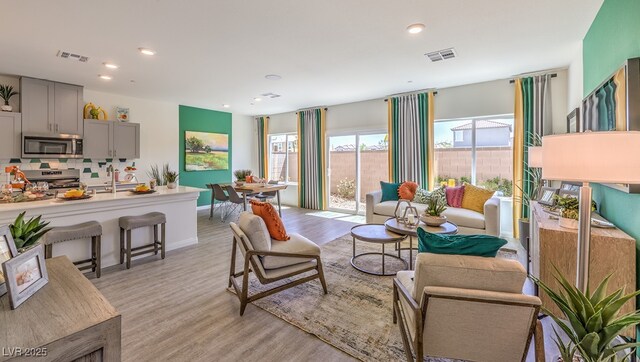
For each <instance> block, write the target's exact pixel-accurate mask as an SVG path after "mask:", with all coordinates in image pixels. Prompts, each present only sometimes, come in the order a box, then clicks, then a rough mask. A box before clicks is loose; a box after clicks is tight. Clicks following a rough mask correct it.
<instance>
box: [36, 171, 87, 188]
mask: <svg viewBox="0 0 640 362" xmlns="http://www.w3.org/2000/svg"><path fill="white" fill-rule="evenodd" d="M23 172H24V175H25V177H26V178H27V179H28V180H29V181H31V183H33V184H35V183H37V182H43V181H44V182H47V183H48V184H49V190H58V191H65V190H69V189H73V188H76V189H77V188H78V187H80V170H26V171H23Z"/></svg>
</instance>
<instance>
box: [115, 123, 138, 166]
mask: <svg viewBox="0 0 640 362" xmlns="http://www.w3.org/2000/svg"><path fill="white" fill-rule="evenodd" d="M113 126H114V127H113V152H114V154H113V157H117V158H128V159H133V158H140V124H138V123H129V122H118V121H114V124H113Z"/></svg>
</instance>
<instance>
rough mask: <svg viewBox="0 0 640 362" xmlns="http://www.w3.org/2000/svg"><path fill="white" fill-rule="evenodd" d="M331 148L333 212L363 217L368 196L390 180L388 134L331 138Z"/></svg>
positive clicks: (329, 182)
mask: <svg viewBox="0 0 640 362" xmlns="http://www.w3.org/2000/svg"><path fill="white" fill-rule="evenodd" d="M327 145H328V146H327V150H328V151H327V153H328V155H327V167H328V170H327V194H328V195H329V209H331V210H335V211H342V212H349V213H354V214H355V213H360V214H363V213H364V212H365V210H366V204H365V203H366V195H367V194H368V193H370V192H373V191H376V190H380V181H388V179H389V167H388V162H389V154H388V147H387V145H388V141H387V134H386V133H382V132H377V133H352V134H343V135H335V136H329V137H327Z"/></svg>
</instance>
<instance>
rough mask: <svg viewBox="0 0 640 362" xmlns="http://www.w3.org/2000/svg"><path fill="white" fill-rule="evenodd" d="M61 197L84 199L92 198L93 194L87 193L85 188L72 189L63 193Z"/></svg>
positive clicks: (64, 198) (65, 198)
mask: <svg viewBox="0 0 640 362" xmlns="http://www.w3.org/2000/svg"><path fill="white" fill-rule="evenodd" d="M61 198H62V199H63V200H84V199H90V198H91V195H87V194H86V193H85V192H84V191H83V190H76V189H72V190H69V191H67V192H65V193H64V194H62V197H61Z"/></svg>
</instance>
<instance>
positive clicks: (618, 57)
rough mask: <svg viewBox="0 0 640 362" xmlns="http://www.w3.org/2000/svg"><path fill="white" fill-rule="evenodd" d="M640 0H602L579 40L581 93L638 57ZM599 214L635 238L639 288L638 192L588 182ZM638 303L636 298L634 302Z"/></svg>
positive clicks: (639, 198)
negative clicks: (581, 70)
mask: <svg viewBox="0 0 640 362" xmlns="http://www.w3.org/2000/svg"><path fill="white" fill-rule="evenodd" d="M638 15H640V1H638V0H605V1H604V3H603V4H602V7H601V8H600V11H599V12H598V15H597V16H596V18H595V20H594V21H593V23H592V24H591V27H590V28H589V31H588V32H587V35H586V36H585V38H584V40H583V42H582V51H583V54H582V55H583V56H582V61H583V67H584V70H583V72H584V73H583V75H584V78H583V94H584V96H586V95H588V94H589V93H591V92H592V91H593V90H594V89H595V88H596V87H597V86H598V85H599V84H600V83H602V82H603V81H604V80H605V79H606V78H607V77H608V76H610V75H611V74H613V72H615V71H616V70H617V69H618V68H620V66H621V65H622V63H624V61H625V60H626V59H628V58H635V57H640V19H639V17H638ZM592 187H593V198H594V200H595V201H596V202H597V203H598V205H599V207H600V212H601V213H602V215H603V216H604V217H605V218H607V219H608V220H610V221H611V222H613V223H614V224H616V225H617V226H618V227H619V228H620V229H622V230H624V231H625V232H626V233H627V234H629V235H631V236H632V237H633V238H634V239H636V263H637V264H636V284H637V285H636V286H637V287H638V288H640V245H638V241H639V240H640V195H637V194H636V195H629V194H627V193H624V192H621V191H618V190H614V189H612V188H610V187H607V186H603V185H599V184H592ZM636 304H637V305H638V306H640V299H639V300H638V302H636Z"/></svg>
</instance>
